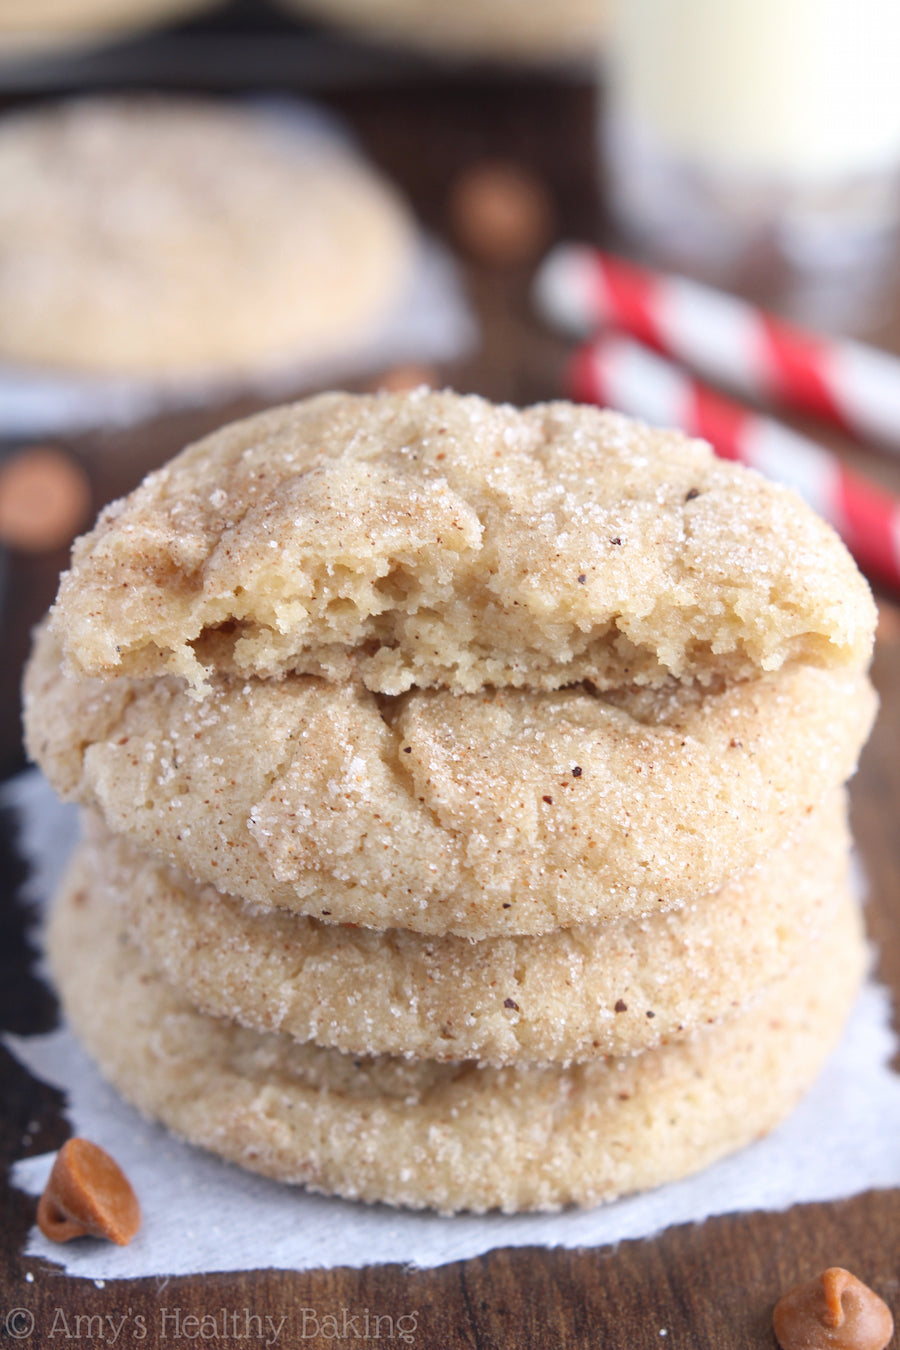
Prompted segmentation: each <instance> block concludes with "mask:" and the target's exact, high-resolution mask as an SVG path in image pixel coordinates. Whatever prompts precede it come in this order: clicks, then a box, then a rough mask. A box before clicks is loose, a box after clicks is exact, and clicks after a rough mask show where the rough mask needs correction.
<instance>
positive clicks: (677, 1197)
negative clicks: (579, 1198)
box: [3, 773, 900, 1280]
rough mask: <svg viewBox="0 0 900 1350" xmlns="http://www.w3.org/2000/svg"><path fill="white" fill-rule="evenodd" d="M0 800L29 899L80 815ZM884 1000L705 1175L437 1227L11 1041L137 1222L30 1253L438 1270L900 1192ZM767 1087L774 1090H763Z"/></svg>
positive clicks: (23, 1168) (49, 1047)
mask: <svg viewBox="0 0 900 1350" xmlns="http://www.w3.org/2000/svg"><path fill="white" fill-rule="evenodd" d="M3 801H4V803H5V804H6V805H8V806H12V807H13V808H14V809H15V810H16V811H17V812H18V815H19V818H20V822H21V826H20V842H21V848H22V850H23V852H24V853H25V854H26V856H27V858H28V860H29V862H30V864H31V867H32V871H31V879H30V881H29V884H28V887H27V892H26V894H27V898H28V899H30V900H32V901H34V902H37V903H40V902H42V901H43V900H44V899H46V897H47V896H48V894H49V893H50V891H51V890H52V888H53V886H54V884H55V882H56V879H57V878H58V876H59V873H60V870H61V868H62V865H63V863H64V859H65V855H66V853H67V851H68V849H69V848H70V847H71V843H72V841H73V839H74V837H75V833H76V830H77V824H76V820H75V816H74V812H72V811H71V810H69V809H68V808H65V807H62V806H60V805H59V804H58V803H57V802H56V801H55V799H54V797H53V794H52V792H51V791H50V789H49V788H48V787H47V785H46V784H45V783H44V781H43V779H42V778H41V777H40V776H39V775H38V774H37V773H30V774H25V775H22V776H21V777H20V778H18V779H15V780H13V782H12V783H11V784H9V785H8V786H7V788H6V789H5V792H4V797H3ZM890 1021H891V1002H890V995H889V993H888V991H887V990H885V989H884V988H882V987H880V986H878V985H876V984H874V983H873V982H869V983H868V984H867V985H866V987H865V988H864V990H863V991H862V994H861V996H860V999H859V1001H858V1003H857V1006H856V1009H855V1011H854V1013H853V1016H852V1018H851V1020H850V1023H849V1024H848V1027H847V1030H846V1034H845V1036H844V1038H843V1040H842V1042H841V1045H840V1046H839V1047H838V1049H837V1051H836V1052H835V1054H834V1055H833V1057H832V1059H831V1061H830V1063H829V1064H828V1066H827V1068H826V1070H825V1072H824V1073H823V1075H822V1077H821V1078H820V1080H819V1082H818V1083H817V1084H816V1086H815V1087H814V1088H813V1090H812V1091H811V1092H810V1093H809V1095H808V1096H807V1098H806V1100H805V1101H804V1102H803V1103H802V1104H801V1106H800V1108H799V1109H798V1110H797V1111H796V1112H795V1113H794V1115H793V1116H792V1117H791V1118H790V1119H789V1120H787V1121H786V1122H785V1123H784V1124H783V1125H782V1126H781V1127H780V1128H779V1129H777V1130H775V1131H774V1132H773V1133H772V1134H770V1135H769V1136H768V1137H767V1138H765V1139H763V1140H761V1141H760V1142H758V1143H756V1144H754V1145H752V1146H751V1147H750V1148H747V1149H744V1150H743V1151H742V1152H741V1153H738V1154H735V1155H733V1156H732V1157H730V1158H726V1159H724V1160H723V1161H722V1162H720V1163H717V1164H716V1165H715V1166H713V1167H711V1168H708V1169H707V1170H706V1171H705V1172H703V1173H701V1174H700V1175H699V1176H696V1177H692V1178H688V1179H687V1180H686V1181H681V1182H676V1183H674V1184H672V1185H669V1186H664V1187H660V1188H659V1189H657V1190H655V1191H651V1192H649V1193H648V1194H645V1195H640V1196H636V1197H633V1198H631V1199H627V1200H622V1201H619V1202H617V1203H616V1204H613V1205H608V1206H605V1207H601V1208H599V1209H595V1210H590V1211H587V1212H581V1211H568V1212H566V1213H563V1214H558V1215H550V1216H546V1215H526V1216H504V1215H489V1216H486V1217H470V1216H459V1217H456V1218H440V1217H438V1216H435V1215H431V1214H408V1213H405V1212H402V1211H397V1210H391V1209H388V1208H386V1207H382V1206H365V1205H359V1204H353V1203H349V1202H347V1201H343V1200H330V1199H324V1198H322V1197H319V1196H310V1195H305V1194H304V1193H303V1192H301V1191H297V1190H295V1189H293V1188H291V1187H287V1186H280V1185H278V1184H276V1183H274V1182H269V1181H266V1180H264V1179H262V1178H259V1177H255V1176H252V1175H251V1174H249V1173H244V1172H242V1171H240V1169H238V1168H235V1167H232V1166H230V1165H228V1164H226V1163H223V1162H219V1161H218V1160H217V1159H214V1158H212V1157H209V1156H207V1155H206V1154H204V1153H201V1152H200V1151H199V1150H197V1149H194V1148H191V1147H189V1146H188V1145H186V1144H182V1143H180V1142H179V1141H178V1140H176V1139H174V1138H173V1137H172V1136H171V1135H169V1134H168V1133H167V1132H166V1131H165V1130H163V1129H162V1128H161V1127H159V1126H156V1125H151V1124H148V1123H147V1122H146V1121H145V1120H143V1119H142V1118H141V1117H140V1116H139V1115H138V1114H137V1113H136V1112H135V1111H133V1110H132V1109H131V1108H130V1107H128V1106H126V1105H124V1104H123V1103H122V1102H121V1101H120V1099H119V1098H118V1097H117V1095H116V1093H115V1092H114V1091H113V1090H112V1089H111V1088H110V1087H108V1086H107V1084H106V1083H104V1082H103V1080H102V1079H101V1078H100V1077H99V1075H98V1074H97V1073H96V1071H95V1070H94V1068H93V1066H92V1065H91V1063H90V1062H89V1061H88V1059H87V1058H86V1056H85V1055H84V1054H83V1052H82V1051H81V1050H80V1048H79V1047H78V1045H77V1044H76V1042H75V1041H74V1039H73V1038H72V1036H71V1035H70V1034H69V1032H68V1031H66V1030H65V1029H62V1030H58V1031H54V1032H51V1033H50V1034H49V1035H41V1036H31V1037H20V1036H9V1035H7V1036H5V1037H4V1040H5V1043H6V1045H7V1047H8V1048H9V1049H10V1050H11V1051H12V1052H13V1054H14V1055H16V1057H17V1058H18V1059H19V1060H20V1061H21V1062H22V1064H24V1065H25V1066H26V1067H27V1068H28V1069H29V1070H30V1071H31V1072H32V1073H33V1074H34V1075H35V1076H36V1077H38V1078H40V1079H42V1080H43V1081H44V1082H47V1083H51V1084H52V1085H53V1086H55V1087H57V1088H60V1089H61V1090H62V1091H63V1092H64V1093H65V1094H66V1100H67V1114H68V1118H69V1120H70V1122H71V1125H72V1130H73V1132H74V1133H77V1134H81V1135H86V1136H87V1137H89V1138H91V1139H93V1140H95V1141H96V1142H97V1143H100V1144H102V1146H103V1147H104V1148H106V1149H108V1150H109V1152H111V1153H112V1154H113V1155H114V1156H115V1157H116V1159H117V1160H118V1161H119V1163H120V1164H121V1165H122V1166H123V1167H124V1169H125V1171H126V1173H127V1174H128V1176H129V1177H130V1179H131V1181H132V1183H133V1185H134V1187H135V1189H136V1191H137V1193H138V1195H139V1197H140V1200H141V1204H142V1207H143V1211H144V1222H143V1226H142V1229H141V1232H140V1233H139V1234H138V1236H137V1238H136V1239H135V1240H134V1242H133V1243H132V1244H131V1246H129V1247H124V1248H120V1247H113V1246H112V1245H111V1244H104V1243H100V1242H93V1241H91V1240H89V1239H85V1240H82V1241H80V1242H76V1243H69V1244H68V1245H67V1246H64V1247H60V1246H57V1245H55V1244H53V1243H49V1242H47V1241H46V1239H45V1238H44V1237H43V1236H42V1235H41V1234H40V1233H39V1232H38V1230H37V1229H36V1228H35V1229H33V1230H32V1232H31V1234H30V1236H29V1239H28V1245H27V1254H29V1255H32V1256H41V1257H45V1258H46V1259H47V1260H49V1261H52V1262H54V1263H58V1264H61V1265H62V1266H63V1267H64V1269H65V1271H66V1272H67V1273H68V1274H71V1275H76V1276H84V1277H87V1278H92V1279H100V1278H102V1279H105V1280H108V1279H115V1278H122V1279H124V1278H130V1277H133V1276H143V1275H155V1276H168V1275H181V1274H193V1273H202V1272H211V1271H225V1270H244V1269H251V1270H252V1269H260V1268H267V1267H273V1268H279V1269H290V1270H306V1269H312V1268H316V1267H329V1266H365V1265H369V1264H371V1263H372V1262H373V1261H376V1260H377V1261H378V1262H400V1263H404V1264H408V1265H411V1266H418V1267H429V1266H437V1265H442V1264H444V1263H446V1262H449V1261H456V1260H460V1259H463V1258H466V1257H471V1256H477V1255H480V1254H481V1253H483V1252H486V1251H490V1250H491V1249H492V1248H495V1247H505V1246H546V1247H584V1246H600V1245H605V1244H607V1243H615V1242H618V1241H621V1240H622V1239H625V1238H637V1237H644V1236H649V1235H650V1234H653V1233H656V1232H659V1231H660V1230H661V1229H663V1228H666V1227H668V1226H670V1225H672V1224H678V1223H686V1222H698V1221H701V1220H703V1219H705V1218H706V1217H707V1216H709V1215H714V1214H724V1213H730V1212H734V1211H741V1210H744V1211H746V1210H757V1209H768V1210H781V1209H785V1208H787V1207H788V1206H790V1205H793V1204H797V1203H802V1202H808V1201H815V1200H833V1199H841V1198H843V1197H846V1196H849V1195H854V1194H857V1193H858V1192H861V1191H865V1190H869V1189H871V1188H874V1187H890V1186H898V1185H900V1076H898V1075H897V1074H895V1073H893V1072H892V1071H891V1070H890V1068H889V1067H888V1065H889V1061H890V1059H891V1058H892V1056H893V1055H894V1053H895V1051H896V1038H895V1036H894V1034H893V1032H892V1031H891V1028H890ZM760 1089H761V1090H763V1091H764V1090H765V1085H764V1084H761V1085H760ZM52 1162H53V1159H52V1157H51V1156H42V1157H35V1158H27V1159H23V1160H22V1161H20V1162H18V1163H16V1164H15V1166H14V1169H13V1181H14V1183H15V1185H16V1186H18V1187H19V1188H21V1189H22V1190H24V1191H27V1192H28V1193H30V1194H32V1195H37V1194H39V1193H40V1191H41V1189H42V1187H43V1184H44V1181H45V1179H46V1177H47V1174H48V1173H49V1170H50V1167H51V1165H52Z"/></svg>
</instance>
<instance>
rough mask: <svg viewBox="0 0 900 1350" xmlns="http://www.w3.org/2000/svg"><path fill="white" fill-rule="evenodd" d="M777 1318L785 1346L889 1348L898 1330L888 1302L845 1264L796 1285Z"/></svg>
mask: <svg viewBox="0 0 900 1350" xmlns="http://www.w3.org/2000/svg"><path fill="white" fill-rule="evenodd" d="M773 1323H774V1327H775V1335H776V1336H777V1338H778V1344H779V1345H780V1346H781V1347H782V1350H884V1347H885V1346H886V1345H887V1343H888V1341H889V1340H890V1339H891V1337H892V1336H893V1334H894V1319H893V1317H892V1316H891V1310H890V1308H889V1307H888V1306H887V1304H886V1303H885V1302H884V1301H883V1300H882V1299H880V1298H879V1297H878V1295H877V1294H876V1293H874V1292H873V1290H871V1289H870V1288H869V1287H868V1285H865V1284H863V1283H862V1281H861V1280H858V1279H857V1278H856V1276H855V1275H851V1274H850V1271H849V1270H844V1269H842V1267H840V1266H830V1267H829V1269H828V1270H826V1271H823V1273H822V1274H821V1275H820V1276H818V1277H817V1278H816V1279H815V1280H810V1281H809V1282H808V1283H806V1284H800V1285H797V1286H796V1287H795V1288H794V1289H790V1290H789V1291H788V1292H787V1293H786V1294H785V1295H784V1296H783V1297H782V1298H781V1299H779V1301H778V1303H776V1305H775V1312H774V1314H773Z"/></svg>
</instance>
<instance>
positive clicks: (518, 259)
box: [450, 161, 553, 267]
mask: <svg viewBox="0 0 900 1350" xmlns="http://www.w3.org/2000/svg"><path fill="white" fill-rule="evenodd" d="M450 217H451V221H452V224H453V229H454V232H455V234H456V237H457V238H458V239H459V241H460V243H461V244H462V246H463V247H464V248H465V250H466V251H467V252H468V253H470V254H471V255H472V257H474V258H477V259H478V260H479V261H480V262H484V263H489V264H492V265H494V266H496V267H516V266H519V265H520V264H523V263H529V262H534V261H535V260H536V259H537V258H538V257H539V256H540V254H541V253H542V252H543V250H544V249H545V248H546V246H547V244H548V243H549V242H550V237H551V235H552V232H553V206H552V203H551V201H550V195H549V193H548V191H547V189H546V187H545V186H544V184H543V183H542V182H541V180H540V179H539V178H538V177H537V175H536V174H534V173H532V172H531V171H530V170H529V169H526V168H525V166H524V165H520V164H515V163H507V162H505V161H497V162H485V163H482V164H476V165H474V166H473V167H472V168H470V169H467V170H466V171H465V173H463V174H462V175H461V176H460V177H459V178H458V179H457V181H456V182H455V183H454V185H453V190H452V193H451V197H450Z"/></svg>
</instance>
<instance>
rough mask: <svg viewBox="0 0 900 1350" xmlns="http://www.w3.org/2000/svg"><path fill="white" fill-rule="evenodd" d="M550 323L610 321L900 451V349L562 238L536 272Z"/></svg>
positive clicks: (669, 352)
mask: <svg viewBox="0 0 900 1350" xmlns="http://www.w3.org/2000/svg"><path fill="white" fill-rule="evenodd" d="M534 294H535V302H536V304H537V306H538V309H539V310H540V312H541V313H542V314H543V316H544V318H546V319H547V320H548V321H549V322H550V323H552V324H554V325H557V326H559V327H561V328H562V329H563V330H564V331H566V332H569V333H573V334H575V335H577V336H580V337H585V336H587V335H589V334H591V333H595V332H597V330H598V329H600V328H605V327H607V326H609V327H613V328H618V329H620V330H622V331H623V332H626V333H630V334H631V336H632V337H636V338H637V339H638V340H639V341H641V342H644V343H646V344H647V345H648V346H651V347H653V348H655V349H656V350H657V351H660V352H662V353H664V355H666V356H671V357H674V358H675V359H676V360H677V361H682V362H684V364H685V365H687V366H690V367H692V368H693V369H695V370H697V371H699V372H700V373H701V374H702V375H704V376H705V377H706V378H707V379H711V380H713V381H714V382H715V383H716V384H724V385H726V386H728V387H729V388H731V389H733V390H734V391H735V392H736V393H738V394H740V395H741V396H742V397H749V398H756V399H761V400H772V401H775V402H780V403H783V404H785V405H787V406H789V407H792V408H798V409H803V410H804V411H806V412H811V413H814V414H815V415H816V416H818V417H822V418H824V419H826V420H827V421H829V422H832V423H836V424H837V425H839V426H841V427H842V428H844V430H846V431H849V432H850V433H851V434H852V435H854V436H855V437H857V438H859V439H862V440H868V441H874V442H875V443H877V444H879V445H883V446H886V447H890V448H892V449H895V450H900V358H898V357H896V356H894V355H892V354H890V353H888V352H884V351H879V350H878V349H877V348H874V347H867V346H864V345H863V344H861V343H858V342H849V341H846V340H843V339H833V338H827V337H821V336H815V335H813V334H811V333H807V332H804V331H803V330H802V329H799V328H795V327H794V326H792V325H791V324H788V323H785V322H784V321H783V320H781V319H778V318H775V317H774V316H772V315H770V314H766V313H765V312H764V311H762V310H759V309H756V308H755V307H754V306H753V305H750V304H748V303H747V302H746V301H744V300H739V299H737V298H736V297H735V296H731V295H726V294H724V293H723V292H722V291H716V290H713V289H712V288H711V287H709V286H703V285H701V284H700V283H699V282H695V281H689V280H687V279H686V278H683V277H676V276H669V275H665V274H660V273H654V272H649V271H647V270H645V269H643V268H639V267H635V266H633V265H632V264H630V263H625V262H622V260H621V259H619V258H614V257H612V256H611V255H610V254H607V253H602V252H601V251H600V250H598V249H595V248H591V247H590V246H588V245H582V244H560V245H559V246H558V247H557V248H555V249H554V250H553V251H552V253H550V254H549V256H548V257H547V258H546V259H545V261H544V263H543V264H542V266H541V268H540V269H539V271H538V275H537V278H536V280H535V292H534Z"/></svg>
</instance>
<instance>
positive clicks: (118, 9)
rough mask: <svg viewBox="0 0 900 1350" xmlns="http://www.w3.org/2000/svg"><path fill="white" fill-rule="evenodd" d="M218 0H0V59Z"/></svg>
mask: <svg viewBox="0 0 900 1350" xmlns="http://www.w3.org/2000/svg"><path fill="white" fill-rule="evenodd" d="M218 2H219V0H0V59H3V58H6V57H9V56H12V57H15V56H17V55H23V56H26V55H27V56H30V55H32V54H34V53H36V52H40V51H47V50H49V51H52V50H54V49H56V48H60V47H63V48H65V47H70V46H72V45H76V46H82V45H84V44H88V45H89V44H91V43H93V42H95V41H109V40H111V39H113V38H116V37H119V36H121V35H123V34H126V33H132V32H135V31H139V30H140V29H142V28H145V27H152V26H153V25H155V24H160V23H167V22H170V21H174V20H178V19H182V18H185V17H186V16H188V15H192V14H194V13H196V12H197V11H199V10H204V9H212V8H213V6H214V5H215V4H217V3H218Z"/></svg>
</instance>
